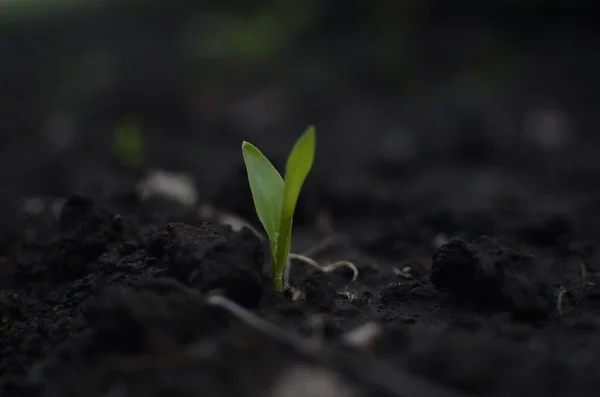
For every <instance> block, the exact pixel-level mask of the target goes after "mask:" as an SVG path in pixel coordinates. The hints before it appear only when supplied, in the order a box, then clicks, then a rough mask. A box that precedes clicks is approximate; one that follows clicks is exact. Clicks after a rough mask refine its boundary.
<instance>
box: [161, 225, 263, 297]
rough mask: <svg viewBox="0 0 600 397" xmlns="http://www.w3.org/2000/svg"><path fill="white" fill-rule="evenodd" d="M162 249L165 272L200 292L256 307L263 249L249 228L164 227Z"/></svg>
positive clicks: (259, 293)
mask: <svg viewBox="0 0 600 397" xmlns="http://www.w3.org/2000/svg"><path fill="white" fill-rule="evenodd" d="M166 231H167V235H166V236H164V237H166V238H165V240H164V241H163V244H164V245H163V248H164V251H165V253H166V255H167V258H168V261H169V266H168V269H167V271H166V272H165V274H166V275H168V276H170V277H174V278H175V279H177V280H179V281H180V282H182V283H184V284H185V285H189V286H191V287H194V288H196V289H198V290H200V291H202V292H210V291H211V290H221V292H222V293H223V294H225V295H227V296H228V297H230V298H232V299H233V300H235V301H237V302H238V303H240V304H242V305H244V306H247V307H256V306H257V305H258V302H259V301H260V298H261V294H262V290H263V283H262V281H263V277H262V274H261V271H262V267H263V256H264V254H263V248H262V242H261V241H260V239H259V237H258V236H256V235H255V234H254V232H252V231H251V230H250V229H248V228H244V229H242V231H241V232H240V233H235V232H233V231H231V229H227V228H225V227H221V226H218V225H213V224H209V223H204V224H202V225H201V226H200V227H193V226H189V225H186V224H183V223H170V224H168V225H167V226H166Z"/></svg>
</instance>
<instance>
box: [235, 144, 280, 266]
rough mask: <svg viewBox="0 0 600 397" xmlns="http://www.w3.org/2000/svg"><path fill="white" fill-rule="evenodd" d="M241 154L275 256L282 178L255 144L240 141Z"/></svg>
mask: <svg viewBox="0 0 600 397" xmlns="http://www.w3.org/2000/svg"><path fill="white" fill-rule="evenodd" d="M242 154H243V155H244V163H245V164H246V172H247V173H248V182H249V183H250V190H251V191H252V199H253V200H254V207H255V208H256V214H257V215H258V219H259V220H260V222H261V223H262V225H263V227H264V228H265V231H266V232H267V236H268V237H269V243H270V245H271V251H272V255H273V257H275V253H276V252H277V241H278V239H279V228H280V225H281V207H282V203H283V192H284V184H283V179H282V178H281V175H280V174H279V172H277V169H275V167H274V166H273V164H271V162H270V161H269V160H268V159H267V158H266V157H265V156H264V155H263V154H262V153H261V151H260V150H258V148H257V147H256V146H254V145H252V144H251V143H249V142H245V141H244V142H243V143H242Z"/></svg>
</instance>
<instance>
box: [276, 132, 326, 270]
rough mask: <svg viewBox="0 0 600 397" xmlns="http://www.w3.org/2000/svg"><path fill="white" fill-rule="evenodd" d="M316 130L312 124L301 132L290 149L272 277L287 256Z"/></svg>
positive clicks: (312, 159) (309, 166)
mask: <svg viewBox="0 0 600 397" xmlns="http://www.w3.org/2000/svg"><path fill="white" fill-rule="evenodd" d="M315 141H316V132H315V128H314V127H313V126H309V127H308V129H307V130H306V131H305V132H304V134H302V136H301V137H300V138H298V140H297V141H296V144H295V145H294V148H293V149H292V151H291V153H290V155H289V157H288V160H287V165H286V169H285V182H284V192H283V204H282V210H281V220H280V222H281V224H280V227H279V241H278V242H277V255H276V257H275V268H274V278H275V277H276V278H280V277H281V276H282V275H283V272H284V269H285V263H286V261H287V256H288V254H289V252H290V248H291V245H292V224H293V220H294V212H295V210H296V204H297V202H298V197H299V196H300V190H302V186H303V185H304V181H305V180H306V177H307V176H308V173H309V172H310V169H311V168H312V165H313V161H314V158H315V146H316V142H315Z"/></svg>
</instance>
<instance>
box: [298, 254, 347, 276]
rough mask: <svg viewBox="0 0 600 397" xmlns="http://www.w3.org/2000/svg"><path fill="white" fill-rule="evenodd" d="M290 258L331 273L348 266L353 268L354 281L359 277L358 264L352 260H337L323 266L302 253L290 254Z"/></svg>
mask: <svg viewBox="0 0 600 397" xmlns="http://www.w3.org/2000/svg"><path fill="white" fill-rule="evenodd" d="M288 258H289V259H290V260H298V261H300V262H304V263H306V264H307V265H310V266H312V267H313V268H315V269H316V270H319V271H321V272H323V273H331V272H334V271H335V270H337V269H339V268H343V267H347V268H349V269H350V270H352V281H356V279H358V268H357V267H356V265H355V264H354V263H352V262H350V261H337V262H334V263H332V264H330V265H326V266H321V265H319V263H317V261H315V260H314V259H311V258H309V257H308V256H304V255H300V254H289V255H288ZM288 267H289V265H288Z"/></svg>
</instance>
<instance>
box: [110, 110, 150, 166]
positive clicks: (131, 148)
mask: <svg viewBox="0 0 600 397" xmlns="http://www.w3.org/2000/svg"><path fill="white" fill-rule="evenodd" d="M114 150H115V154H116V157H117V159H118V160H119V162H120V163H121V164H123V165H126V166H130V167H137V166H140V165H142V162H143V160H144V155H143V138H142V131H141V129H140V128H139V126H138V125H137V124H136V123H135V122H134V121H133V120H125V121H123V122H122V123H121V124H119V125H118V126H117V128H116V130H115V133H114Z"/></svg>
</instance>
